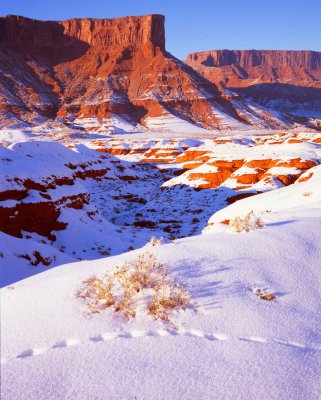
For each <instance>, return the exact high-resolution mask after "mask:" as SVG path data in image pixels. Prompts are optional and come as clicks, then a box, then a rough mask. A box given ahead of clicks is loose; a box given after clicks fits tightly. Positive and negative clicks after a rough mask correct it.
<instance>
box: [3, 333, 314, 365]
mask: <svg viewBox="0 0 321 400" xmlns="http://www.w3.org/2000/svg"><path fill="white" fill-rule="evenodd" d="M165 336H174V337H178V336H189V337H195V338H202V339H205V340H208V341H210V342H216V341H226V340H232V339H234V340H239V341H242V342H249V343H256V344H278V345H283V346H288V347H292V348H293V349H296V350H309V351H321V346H308V345H307V344H305V343H299V342H294V341H286V340H282V339H277V338H270V339H267V338H263V337H260V336H235V337H232V336H230V337H229V336H228V335H226V334H224V333H221V332H203V331H202V330H200V329H185V328H179V329H178V330H174V329H165V328H160V329H157V330H148V331H143V330H132V331H122V332H118V333H117V332H103V333H99V334H97V335H94V336H90V337H89V338H88V339H87V340H83V341H81V340H80V339H77V338H69V339H64V340H61V341H58V342H56V343H55V344H53V345H52V346H48V347H35V348H33V349H32V348H29V349H27V350H25V351H23V352H21V353H19V354H18V355H16V356H14V357H12V358H10V359H7V358H4V357H2V358H1V364H2V365H4V364H6V363H7V362H8V361H11V360H13V359H26V358H30V357H34V356H38V355H41V354H45V353H47V352H49V351H54V350H56V349H64V348H68V347H74V346H79V345H81V344H88V343H99V342H106V341H110V340H123V339H136V338H141V337H165Z"/></svg>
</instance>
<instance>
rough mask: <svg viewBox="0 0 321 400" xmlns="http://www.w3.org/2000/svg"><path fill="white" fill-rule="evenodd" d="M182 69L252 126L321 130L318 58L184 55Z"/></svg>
mask: <svg viewBox="0 0 321 400" xmlns="http://www.w3.org/2000/svg"><path fill="white" fill-rule="evenodd" d="M186 63H187V64H188V65H190V66H192V67H193V68H194V69H195V70H197V71H198V72H199V73H200V74H202V75H203V76H204V77H205V78H207V79H208V80H210V81H211V82H213V83H215V84H216V85H218V86H219V87H220V88H221V90H222V91H224V92H226V98H229V99H230V100H231V101H232V102H233V103H234V104H235V106H236V108H238V107H239V106H240V105H241V107H240V108H239V113H240V115H242V116H243V117H244V118H245V119H247V120H248V121H249V122H250V123H252V124H257V123H258V124H259V125H263V126H267V127H278V125H279V126H280V127H285V126H287V127H291V126H294V123H298V124H303V125H306V126H308V127H310V128H313V129H317V130H320V129H321V113H320V109H321V52H314V51H280V50H273V51H270V50H212V51H204V52H199V53H192V54H189V55H188V57H187V59H186ZM226 89H229V91H226ZM240 102H241V103H240ZM244 103H245V104H244ZM307 104H308V107H307ZM248 105H252V106H253V105H255V107H256V108H257V111H256V112H254V113H253V109H252V110H251V109H249V107H248ZM303 109H305V110H307V109H310V110H311V111H312V112H311V114H310V115H309V113H304V112H302V110H303ZM274 110H275V111H277V113H278V114H279V115H282V117H281V119H280V118H276V115H275V113H274V112H270V111H274ZM253 117H254V118H259V119H260V121H259V122H257V121H255V119H253ZM292 143H294V142H292Z"/></svg>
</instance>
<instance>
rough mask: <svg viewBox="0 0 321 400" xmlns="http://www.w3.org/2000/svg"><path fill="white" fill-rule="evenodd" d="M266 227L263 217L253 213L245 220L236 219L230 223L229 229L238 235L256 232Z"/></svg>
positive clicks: (247, 215) (246, 216)
mask: <svg viewBox="0 0 321 400" xmlns="http://www.w3.org/2000/svg"><path fill="white" fill-rule="evenodd" d="M264 226H265V225H264V222H263V221H262V219H261V217H259V216H257V215H255V214H254V212H253V211H251V212H249V213H248V214H246V215H245V217H244V218H240V217H235V218H233V219H232V220H231V221H230V222H229V227H230V228H231V229H232V230H233V231H234V232H238V233H241V232H250V231H254V230H255V229H260V228H264Z"/></svg>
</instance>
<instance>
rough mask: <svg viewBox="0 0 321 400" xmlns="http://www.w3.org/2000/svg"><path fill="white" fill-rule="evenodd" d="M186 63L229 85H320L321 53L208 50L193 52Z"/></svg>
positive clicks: (210, 77) (212, 78) (214, 79)
mask: <svg viewBox="0 0 321 400" xmlns="http://www.w3.org/2000/svg"><path fill="white" fill-rule="evenodd" d="M186 63H187V64H189V65H191V66H193V67H194V68H196V69H197V70H200V71H201V72H202V73H203V74H204V75H205V76H206V77H207V78H208V79H210V80H212V81H215V82H216V83H219V82H221V83H224V84H225V85H226V86H228V87H242V86H243V87H244V86H249V85H251V84H254V83H257V82H258V81H259V83H271V82H284V83H287V84H288V83H293V84H295V85H298V86H305V85H307V84H309V85H312V86H315V87H321V53H320V52H314V51H288V50H287V51H281V50H211V51H204V52H199V53H192V54H189V55H188V56H187V59H186Z"/></svg>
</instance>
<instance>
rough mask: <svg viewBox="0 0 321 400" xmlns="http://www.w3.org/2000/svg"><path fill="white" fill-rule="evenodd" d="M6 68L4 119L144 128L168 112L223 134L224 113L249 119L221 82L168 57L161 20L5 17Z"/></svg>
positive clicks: (0, 52) (1, 86) (1, 25)
mask: <svg viewBox="0 0 321 400" xmlns="http://www.w3.org/2000/svg"><path fill="white" fill-rule="evenodd" d="M0 70H1V71H2V77H1V82H0V110H2V111H1V112H2V115H3V118H2V120H3V121H4V119H5V117H7V119H8V112H10V113H14V114H15V115H16V117H17V118H20V119H25V120H26V119H27V120H29V121H30V120H31V121H32V120H33V119H34V118H35V117H37V115H39V113H40V114H41V115H45V116H51V117H53V118H54V117H60V118H62V119H64V118H67V117H68V116H72V117H74V116H83V117H98V118H99V119H103V118H105V117H108V116H110V113H114V114H118V115H122V116H123V117H124V118H126V119H128V120H130V121H132V122H141V123H144V122H145V120H146V118H147V117H156V116H160V115H162V114H163V113H165V112H169V113H173V114H174V115H175V116H178V117H183V118H184V119H187V120H189V121H191V122H194V123H197V124H198V125H199V126H204V127H215V128H218V129H220V128H224V127H225V124H226V122H225V120H224V118H225V117H226V114H227V115H228V116H229V117H233V118H235V119H236V120H237V121H239V122H240V121H241V122H243V123H244V122H245V119H243V118H242V117H240V116H239V115H238V113H237V111H236V110H235V109H234V107H233V106H232V104H231V102H230V101H229V100H227V99H225V98H224V97H223V96H222V95H221V93H220V92H219V90H218V89H217V88H216V86H215V85H213V84H211V83H210V82H208V81H207V80H205V79H204V78H202V77H201V76H200V75H199V74H198V73H196V72H195V71H194V70H193V69H191V68H190V67H188V66H186V65H184V64H183V63H181V62H180V61H178V60H177V59H175V58H174V57H173V56H171V55H170V54H169V53H167V52H166V50H165V34H164V17H163V16H161V15H147V16H144V17H124V18H118V19H102V20H98V19H71V20H68V21H58V22H53V21H36V20H31V19H27V18H23V17H16V16H7V17H3V18H0ZM18 82H19V84H18ZM213 111H215V112H213ZM222 115H223V117H222ZM11 118H12V116H11Z"/></svg>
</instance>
